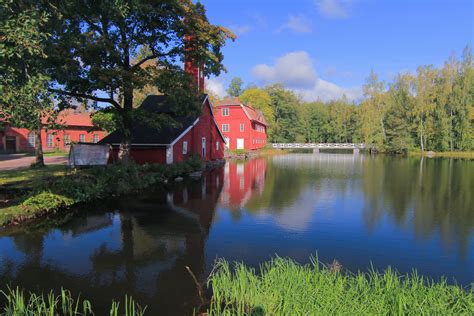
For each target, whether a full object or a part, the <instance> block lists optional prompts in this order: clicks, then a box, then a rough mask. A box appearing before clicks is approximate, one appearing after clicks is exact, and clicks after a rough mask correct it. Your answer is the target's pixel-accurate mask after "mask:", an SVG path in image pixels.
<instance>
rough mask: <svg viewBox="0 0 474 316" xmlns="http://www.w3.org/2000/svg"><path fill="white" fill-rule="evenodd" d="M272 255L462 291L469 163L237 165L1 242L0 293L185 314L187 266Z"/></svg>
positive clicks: (326, 160) (366, 159)
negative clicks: (64, 295)
mask: <svg viewBox="0 0 474 316" xmlns="http://www.w3.org/2000/svg"><path fill="white" fill-rule="evenodd" d="M276 254H278V255H279V256H288V257H291V258H294V259H295V260H297V261H299V262H301V263H307V262H309V257H310V255H315V254H317V255H318V258H319V260H320V261H322V262H326V263H330V262H332V261H333V259H337V260H338V261H339V262H340V263H341V264H342V265H343V267H344V268H347V269H349V270H352V271H357V270H365V271H366V270H367V269H368V268H369V267H370V265H373V266H374V267H375V268H377V269H379V270H383V269H385V268H386V267H387V266H389V265H390V266H392V267H394V268H396V269H397V270H399V271H400V272H410V271H411V270H412V269H413V268H416V269H417V270H418V272H419V274H422V275H425V276H429V277H432V278H435V279H439V278H440V277H441V276H442V275H444V276H446V277H447V279H448V281H449V282H457V283H459V284H463V285H468V284H470V283H471V282H473V281H474V162H473V161H466V160H455V159H426V158H425V159H423V160H421V159H420V158H399V157H383V156H376V157H370V156H364V155H352V154H323V153H321V154H289V155H282V156H273V157H268V158H257V159H253V160H250V161H248V162H245V163H234V162H230V163H227V164H226V166H225V167H223V168H221V169H218V170H214V171H212V172H210V173H208V174H206V175H205V177H203V178H202V179H201V180H195V181H192V180H189V181H184V182H182V183H178V184H177V185H175V186H174V187H173V188H157V189H156V190H153V191H147V192H143V193H142V194H139V195H134V196H127V197H123V198H120V199H118V200H110V201H100V202H99V203H97V204H95V205H91V206H88V207H82V208H81V209H79V210H77V211H76V212H75V214H73V215H72V214H71V215H69V214H68V215H64V214H63V215H61V216H60V217H55V218H53V219H51V220H50V221H48V222H47V223H45V221H42V222H38V223H33V224H29V225H27V226H22V227H18V228H14V229H8V230H4V231H3V232H2V231H0V284H1V285H7V284H10V285H12V286H16V285H19V286H21V287H24V288H26V289H28V290H32V291H33V290H45V289H51V288H56V289H58V288H60V287H61V286H64V287H65V288H68V289H70V290H72V291H73V293H76V294H77V293H81V296H82V297H87V298H91V299H92V301H93V305H94V306H95V307H96V308H99V309H100V310H101V311H104V312H105V311H107V310H108V308H109V306H110V302H111V300H112V298H116V299H121V300H123V296H124V295H125V294H130V295H132V296H133V297H134V298H135V299H136V300H137V301H138V302H140V303H141V304H142V305H148V311H149V314H150V315H158V314H162V315H183V314H190V313H191V312H192V309H193V307H194V306H196V305H198V302H199V300H198V297H197V291H196V288H195V286H194V284H193V281H192V279H191V277H190V275H189V274H188V272H186V270H185V266H189V267H190V268H191V269H192V271H193V272H194V273H195V274H196V276H197V277H198V278H199V279H200V280H202V281H204V280H205V279H206V277H207V275H208V273H209V271H210V269H211V268H212V264H213V262H214V260H215V259H216V258H221V257H223V258H227V259H229V260H238V261H243V262H245V263H247V264H249V265H253V266H258V264H259V263H261V262H262V261H265V260H268V259H270V258H271V257H272V256H275V255H276ZM100 314H102V312H101V313H100Z"/></svg>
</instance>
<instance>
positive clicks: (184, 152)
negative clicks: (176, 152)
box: [183, 141, 188, 155]
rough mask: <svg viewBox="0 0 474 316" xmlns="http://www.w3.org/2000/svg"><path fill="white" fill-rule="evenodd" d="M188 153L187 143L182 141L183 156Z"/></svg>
mask: <svg viewBox="0 0 474 316" xmlns="http://www.w3.org/2000/svg"><path fill="white" fill-rule="evenodd" d="M187 153H188V142H187V141H184V142H183V155H186V154H187Z"/></svg>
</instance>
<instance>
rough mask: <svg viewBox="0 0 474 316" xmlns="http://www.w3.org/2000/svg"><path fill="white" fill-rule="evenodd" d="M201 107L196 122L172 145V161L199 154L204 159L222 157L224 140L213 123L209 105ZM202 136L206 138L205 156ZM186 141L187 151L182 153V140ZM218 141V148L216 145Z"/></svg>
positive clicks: (179, 160)
mask: <svg viewBox="0 0 474 316" xmlns="http://www.w3.org/2000/svg"><path fill="white" fill-rule="evenodd" d="M207 102H208V101H206V104H205V105H204V107H203V111H202V114H201V116H200V117H199V121H198V123H197V124H196V125H195V126H194V127H193V128H192V129H191V130H190V131H189V132H188V133H187V134H186V135H184V136H183V137H182V138H181V139H180V140H178V141H177V142H176V143H175V144H174V145H173V162H181V161H184V160H186V159H187V158H188V157H189V156H190V155H192V154H194V155H199V156H200V157H201V158H202V159H203V160H204V161H210V160H216V159H223V158H224V141H223V140H222V138H221V136H220V135H219V130H218V129H217V126H216V124H215V123H214V120H213V116H212V114H211V109H210V106H209V105H208V104H207ZM202 137H205V138H206V156H205V157H202V143H201V139H202ZM185 141H187V142H188V152H187V154H186V155H183V142H185ZM216 143H218V147H219V149H217V147H216Z"/></svg>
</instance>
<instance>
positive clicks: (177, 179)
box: [174, 177, 183, 182]
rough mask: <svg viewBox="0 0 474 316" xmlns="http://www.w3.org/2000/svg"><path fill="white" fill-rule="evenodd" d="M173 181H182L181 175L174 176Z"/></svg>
mask: <svg viewBox="0 0 474 316" xmlns="http://www.w3.org/2000/svg"><path fill="white" fill-rule="evenodd" d="M174 181H176V182H181V181H183V177H176V178H174Z"/></svg>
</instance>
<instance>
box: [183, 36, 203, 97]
mask: <svg viewBox="0 0 474 316" xmlns="http://www.w3.org/2000/svg"><path fill="white" fill-rule="evenodd" d="M185 42H186V44H185V45H186V48H185V51H186V52H185V56H184V71H185V72H187V73H188V74H190V75H191V77H192V78H193V80H194V81H195V83H196V86H197V90H198V93H204V67H203V65H196V63H195V62H194V60H193V59H192V58H191V57H190V56H189V54H188V53H187V52H188V51H189V50H191V49H192V48H191V47H190V45H189V44H188V43H190V42H191V37H190V36H186V37H185Z"/></svg>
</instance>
